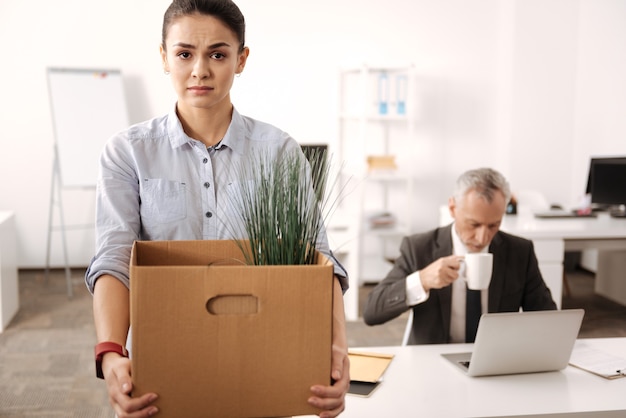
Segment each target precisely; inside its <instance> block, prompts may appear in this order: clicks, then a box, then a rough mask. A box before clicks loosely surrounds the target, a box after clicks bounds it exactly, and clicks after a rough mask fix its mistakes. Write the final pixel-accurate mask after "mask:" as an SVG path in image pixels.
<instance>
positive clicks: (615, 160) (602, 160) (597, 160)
mask: <svg viewBox="0 0 626 418" xmlns="http://www.w3.org/2000/svg"><path fill="white" fill-rule="evenodd" d="M607 163H608V164H626V156H624V157H592V158H591V161H590V162H589V173H588V175H587V187H586V189H585V193H586V194H591V177H592V175H593V168H594V166H595V165H596V164H607Z"/></svg>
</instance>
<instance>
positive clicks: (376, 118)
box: [339, 113, 409, 122]
mask: <svg viewBox="0 0 626 418" xmlns="http://www.w3.org/2000/svg"><path fill="white" fill-rule="evenodd" d="M339 117H340V118H341V119H345V120H354V121H365V122H407V121H408V120H409V117H408V116H407V115H398V114H386V115H379V114H375V113H371V114H367V115H365V116H364V115H358V114H352V113H343V114H341V115H340V116H339Z"/></svg>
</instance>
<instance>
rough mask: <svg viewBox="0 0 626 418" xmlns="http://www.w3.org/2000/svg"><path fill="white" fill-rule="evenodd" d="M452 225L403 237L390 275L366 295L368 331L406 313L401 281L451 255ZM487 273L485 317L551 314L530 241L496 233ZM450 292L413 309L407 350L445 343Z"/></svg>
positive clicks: (436, 291) (551, 304)
mask: <svg viewBox="0 0 626 418" xmlns="http://www.w3.org/2000/svg"><path fill="white" fill-rule="evenodd" d="M451 228H452V225H448V226H446V227H442V228H437V229H435V230H433V231H430V232H426V233H423V234H415V235H412V236H409V237H405V238H404V239H403V240H402V244H401V245H400V256H399V257H398V259H396V261H395V264H394V266H393V268H392V270H391V271H390V272H389V274H387V277H386V278H385V279H384V280H382V281H381V282H380V283H379V284H378V285H377V286H376V287H375V288H374V289H373V290H372V292H371V293H370V295H369V297H368V300H367V304H366V306H365V309H364V312H363V319H364V320H365V322H366V323H367V324H368V325H377V324H382V323H384V322H387V321H389V320H391V319H393V318H396V317H397V316H398V315H400V314H402V313H403V312H405V311H407V310H408V309H410V307H409V306H407V304H406V302H405V300H406V277H407V276H408V275H410V274H411V273H413V272H415V271H418V270H421V269H423V268H424V267H426V266H427V265H429V264H430V263H432V262H433V261H436V260H437V259H439V258H440V257H446V256H449V255H451V254H452V235H451ZM489 252H491V253H493V273H492V276H491V283H490V284H489V302H488V311H489V312H515V311H518V310H519V308H522V309H523V310H524V311H538V310H549V309H556V304H555V303H554V300H552V295H551V294H550V289H548V287H547V286H546V284H545V282H544V281H543V277H542V276H541V273H540V272H539V266H538V263H537V257H536V255H535V251H534V247H533V243H532V241H529V240H526V239H523V238H520V237H516V236H514V235H510V234H507V233H505V232H502V231H499V232H498V233H497V234H496V235H495V236H494V238H493V240H492V241H491V244H490V245H489ZM451 308H452V287H451V286H447V287H445V288H442V289H432V290H431V291H430V296H429V298H428V300H427V301H425V302H423V303H420V304H418V305H415V306H414V307H413V332H412V334H411V336H410V337H409V344H442V343H448V342H450V341H449V340H450V316H451Z"/></svg>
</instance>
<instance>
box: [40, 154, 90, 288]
mask: <svg viewBox="0 0 626 418" xmlns="http://www.w3.org/2000/svg"><path fill="white" fill-rule="evenodd" d="M80 187H81V188H92V187H89V186H80ZM64 189H68V188H67V187H64V186H63V182H62V180H61V167H60V164H59V154H58V150H57V145H56V144H55V145H54V163H53V165H52V186H51V188H50V211H49V216H48V243H47V249H46V271H45V279H46V282H47V281H48V279H49V274H50V250H51V243H52V232H53V231H60V232H61V244H62V247H63V261H64V263H65V281H66V285H67V297H68V298H70V299H71V298H72V297H73V296H74V289H73V284H72V273H71V269H70V264H69V258H68V253H67V235H66V232H67V231H68V229H87V228H93V225H67V224H66V223H65V216H64V210H63V190H64ZM55 208H58V213H59V224H58V225H55V224H54V219H53V218H54V212H55Z"/></svg>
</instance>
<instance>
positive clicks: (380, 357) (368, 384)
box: [348, 350, 393, 397]
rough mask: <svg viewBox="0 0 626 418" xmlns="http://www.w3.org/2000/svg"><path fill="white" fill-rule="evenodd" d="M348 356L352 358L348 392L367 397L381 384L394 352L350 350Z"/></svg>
mask: <svg viewBox="0 0 626 418" xmlns="http://www.w3.org/2000/svg"><path fill="white" fill-rule="evenodd" d="M348 357H349V358H350V389H348V393H350V394H352V395H357V396H364V397H367V396H370V395H371V394H372V392H373V391H374V389H376V388H377V387H378V385H380V383H381V381H382V377H383V373H385V370H387V367H388V366H389V364H390V363H391V360H392V359H393V354H383V353H373V352H368V351H354V350H348Z"/></svg>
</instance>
